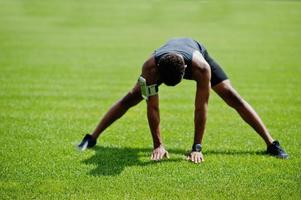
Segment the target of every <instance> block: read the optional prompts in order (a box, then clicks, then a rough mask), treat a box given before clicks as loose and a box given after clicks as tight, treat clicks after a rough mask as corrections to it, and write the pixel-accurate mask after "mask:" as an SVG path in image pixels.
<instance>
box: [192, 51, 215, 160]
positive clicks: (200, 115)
mask: <svg viewBox="0 0 301 200" xmlns="http://www.w3.org/2000/svg"><path fill="white" fill-rule="evenodd" d="M196 57H197V59H195V62H194V71H193V79H194V80H195V81H196V86H197V89H196V96H195V111H194V129H195V130H194V144H201V143H202V139H203V135H204V132H205V125H206V119H207V108H208V100H209V95H210V87H211V85H210V79H211V71H210V66H209V65H208V64H207V62H206V61H205V60H204V58H203V57H201V55H198V56H196ZM189 159H190V160H191V161H193V162H195V163H199V162H201V161H204V158H203V155H202V152H196V151H192V152H191V154H190V156H189Z"/></svg>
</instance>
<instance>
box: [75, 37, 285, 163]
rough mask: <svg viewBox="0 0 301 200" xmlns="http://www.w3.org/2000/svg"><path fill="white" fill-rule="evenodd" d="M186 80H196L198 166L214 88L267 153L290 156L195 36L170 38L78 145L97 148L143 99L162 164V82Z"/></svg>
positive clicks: (193, 157)
mask: <svg viewBox="0 0 301 200" xmlns="http://www.w3.org/2000/svg"><path fill="white" fill-rule="evenodd" d="M182 79H188V80H193V81H195V82H196V95H195V110H194V140H193V144H192V149H191V152H190V155H189V156H188V158H189V160H191V161H192V162H195V163H200V162H202V161H204V156H203V154H202V139H203V135H204V131H205V125H206V118H207V108H208V99H209V95H210V89H211V88H212V89H213V90H214V91H215V92H216V93H217V94H218V95H219V96H220V97H221V98H222V99H223V100H224V101H225V102H226V103H227V104H228V105H229V106H230V107H232V108H234V109H235V110H236V111H237V112H238V114H239V115H240V116H241V118H242V119H243V120H244V121H245V122H246V123H248V124H249V125H250V126H251V127H252V128H253V129H254V130H255V131H256V132H257V133H258V134H259V135H260V136H261V138H262V139H263V140H264V142H265V143H266V145H267V153H268V154H270V155H272V156H276V157H278V158H284V159H285V158H288V155H287V153H286V152H285V151H284V150H283V149H282V147H281V146H280V144H279V142H278V141H276V140H274V139H273V138H272V136H271V135H270V133H269V131H268V130H267V128H266V127H265V125H264V123H263V122H262V120H261V119H260V117H259V116H258V114H257V113H256V112H255V110H254V109H253V108H252V107H251V106H250V104H248V103H247V102H246V101H245V100H244V99H243V98H242V97H241V96H240V95H239V94H238V92H237V91H236V90H235V89H234V88H233V86H232V85H231V83H230V81H229V79H228V77H227V75H226V74H225V72H224V71H223V70H222V68H221V67H220V66H219V65H218V64H217V63H216V62H215V61H214V60H213V59H212V58H211V57H210V56H209V54H208V51H207V50H206V48H205V47H204V46H203V45H201V44H200V43H198V42H197V41H195V40H193V39H191V38H175V39H171V40H169V41H168V42H167V43H166V44H164V45H163V46H161V47H160V48H159V49H157V50H155V52H154V53H153V54H152V55H151V56H150V58H148V59H147V60H146V61H145V63H144V64H143V66H142V73H141V76H140V78H139V80H138V82H137V83H136V85H135V86H134V88H133V89H132V90H131V91H129V92H128V94H127V95H125V96H124V97H123V98H122V99H121V100H119V101H118V102H117V103H115V104H114V105H113V106H112V107H111V108H110V109H109V111H108V112H107V113H106V114H105V115H104V117H103V118H102V120H101V121H100V123H99V124H98V126H97V127H96V129H95V130H94V131H93V133H92V134H91V135H90V134H87V135H86V136H85V137H84V138H83V140H82V142H81V143H80V144H79V145H78V147H79V148H80V149H81V150H85V149H86V148H91V147H93V146H95V144H96V140H97V138H98V137H99V135H100V134H101V133H103V131H104V130H105V129H106V128H107V127H108V126H110V125H111V124H112V123H113V122H114V121H116V120H117V119H119V118H120V117H121V116H123V115H124V114H125V113H126V111H127V110H128V109H129V108H131V107H133V106H135V105H137V104H138V103H139V102H141V101H142V100H143V98H144V99H146V102H147V117H148V123H149V127H150V131H151V135H152V139H153V145H154V149H153V152H152V155H151V159H152V160H156V161H158V160H161V159H163V158H164V157H167V158H168V157H169V156H168V152H167V151H166V150H165V148H164V145H163V142H162V140H161V137H160V134H161V132H160V115H159V95H158V88H159V86H160V85H161V84H162V83H164V84H165V85H167V86H176V85H177V84H178V83H180V82H181V81H182Z"/></svg>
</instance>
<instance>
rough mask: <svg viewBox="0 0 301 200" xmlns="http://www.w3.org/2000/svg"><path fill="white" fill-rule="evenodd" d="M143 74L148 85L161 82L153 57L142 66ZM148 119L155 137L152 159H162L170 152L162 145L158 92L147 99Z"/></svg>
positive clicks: (153, 137)
mask: <svg viewBox="0 0 301 200" xmlns="http://www.w3.org/2000/svg"><path fill="white" fill-rule="evenodd" d="M142 76H143V77H144V78H145V79H146V83H147V85H153V84H159V83H158V78H159V75H158V71H157V67H156V63H155V60H154V58H153V57H151V58H150V59H148V60H147V61H146V62H145V63H144V65H143V68H142ZM147 119H148V124H149V127H150V131H151V134H152V139H153V146H154V150H153V153H152V156H151V159H152V160H160V159H162V158H163V157H168V152H167V151H166V150H165V149H164V147H163V145H162V140H161V135H160V111H159V96H158V94H156V95H154V96H150V97H149V98H148V100H147Z"/></svg>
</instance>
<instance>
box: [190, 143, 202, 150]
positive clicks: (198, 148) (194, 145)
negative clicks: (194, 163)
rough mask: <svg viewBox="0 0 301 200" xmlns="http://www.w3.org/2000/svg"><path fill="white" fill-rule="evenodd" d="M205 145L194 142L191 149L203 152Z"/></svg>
mask: <svg viewBox="0 0 301 200" xmlns="http://www.w3.org/2000/svg"><path fill="white" fill-rule="evenodd" d="M202 149H203V146H202V145H201V144H193V145H192V148H191V151H196V152H202Z"/></svg>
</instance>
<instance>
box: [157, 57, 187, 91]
mask: <svg viewBox="0 0 301 200" xmlns="http://www.w3.org/2000/svg"><path fill="white" fill-rule="evenodd" d="M158 71H159V74H160V80H161V81H162V82H163V83H164V84H166V85H168V86H175V85H177V84H178V83H180V82H181V80H182V78H183V75H184V73H185V62H184V59H183V58H182V57H181V56H180V55H178V54H176V53H167V54H165V55H163V56H162V57H161V58H160V59H159V62H158Z"/></svg>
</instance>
